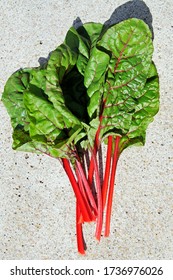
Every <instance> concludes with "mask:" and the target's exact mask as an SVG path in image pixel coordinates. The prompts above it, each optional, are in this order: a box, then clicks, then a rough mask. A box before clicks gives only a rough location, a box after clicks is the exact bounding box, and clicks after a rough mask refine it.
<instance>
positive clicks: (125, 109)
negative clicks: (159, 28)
mask: <svg viewBox="0 0 173 280" xmlns="http://www.w3.org/2000/svg"><path fill="white" fill-rule="evenodd" d="M97 48H99V50H100V51H102V52H103V55H105V53H107V54H109V57H110V59H109V61H108V62H107V63H105V64H106V66H107V68H106V75H105V73H104V72H105V70H104V71H103V72H102V73H104V75H105V76H104V79H105V84H104V86H103V88H104V89H103V90H104V93H103V99H102V100H103V103H104V105H102V106H103V112H102V121H101V138H103V137H104V135H108V134H109V133H113V132H114V133H117V134H120V135H122V136H125V135H128V137H130V138H135V139H137V138H138V137H140V141H141V137H142V141H143V142H144V135H145V133H144V131H145V129H146V127H147V126H148V124H149V123H150V122H151V121H152V120H153V116H154V115H155V114H156V112H157V111H158V98H159V88H158V78H157V74H156V73H155V74H154V75H155V76H156V77H155V76H154V77H153V78H149V79H148V77H149V75H150V71H151V70H150V68H152V69H153V67H152V66H151V65H152V53H153V44H152V35H151V32H150V30H149V28H148V26H147V25H146V24H145V23H144V22H143V21H141V20H138V19H129V20H126V21H123V22H121V23H119V24H117V25H115V26H112V27H111V28H109V29H108V30H107V31H106V32H105V34H104V35H103V37H102V38H101V39H100V41H99V42H98V44H97ZM96 58H97V56H95V59H96ZM100 61H101V60H100V58H98V60H97V61H96V62H95V67H93V68H92V67H91V68H92V73H94V70H95V73H97V74H95V76H96V75H98V72H99V71H97V68H98V65H99V67H101V64H100ZM100 72H101V71H100ZM154 72H155V71H154ZM93 76H94V75H93ZM95 76H94V79H95ZM100 76H101V75H100ZM91 77H92V74H91V76H90V79H91ZM101 77H102V76H101ZM94 79H93V80H94ZM93 80H92V82H93ZM98 80H99V77H98ZM87 81H88V79H87ZM101 81H102V79H101V78H100V80H99V82H101ZM92 82H91V83H92ZM90 94H91V93H90ZM94 94H95V91H94V90H93V91H92V96H93V98H94ZM100 94H101V95H102V92H100ZM97 100H98V103H99V98H98V96H97V97H96V98H95V102H96V101H97ZM96 107H97V108H98V107H99V104H98V105H97V106H96V104H95V108H96ZM89 109H90V108H89ZM141 135H142V136H141ZM129 143H130V142H129Z"/></svg>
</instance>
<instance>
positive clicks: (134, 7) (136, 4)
mask: <svg viewBox="0 0 173 280" xmlns="http://www.w3.org/2000/svg"><path fill="white" fill-rule="evenodd" d="M128 18H138V19H142V20H143V21H144V22H145V23H146V24H148V26H149V28H150V30H151V32H152V37H153V38H154V32H153V27H152V15H151V12H150V9H149V8H148V6H147V5H146V4H145V2H144V1H143V0H132V1H128V2H126V3H125V4H123V5H121V6H119V7H118V8H116V9H115V10H114V12H113V13H112V15H111V17H110V18H109V19H108V20H107V21H106V22H105V23H104V25H105V26H106V27H109V26H111V25H114V24H117V23H119V22H121V21H123V20H126V19H128ZM81 25H83V23H82V21H81V19H80V17H77V18H76V19H75V20H74V22H73V26H74V27H75V28H78V27H79V26H81Z"/></svg>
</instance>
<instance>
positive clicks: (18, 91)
mask: <svg viewBox="0 0 173 280" xmlns="http://www.w3.org/2000/svg"><path fill="white" fill-rule="evenodd" d="M29 79H30V69H20V70H18V71H16V72H15V73H14V74H12V75H11V76H10V78H9V79H8V81H7V82H6V85H5V87H4V92H3V94H2V102H3V104H4V105H5V107H6V109H7V112H8V114H9V115H10V118H11V124H12V126H13V128H15V127H16V126H17V125H18V124H19V125H22V126H24V127H25V129H27V126H28V118H27V114H26V109H25V106H24V103H23V92H24V91H25V90H26V89H27V88H28V86H29Z"/></svg>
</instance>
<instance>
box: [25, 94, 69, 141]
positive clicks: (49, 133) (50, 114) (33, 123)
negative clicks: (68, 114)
mask: <svg viewBox="0 0 173 280" xmlns="http://www.w3.org/2000/svg"><path fill="white" fill-rule="evenodd" d="M37 90H38V92H37V95H36V89H35V93H33V92H32V91H29V90H28V91H26V92H25V94H24V105H25V108H26V110H27V113H28V116H29V119H30V130H29V132H30V136H31V137H33V136H35V135H45V136H46V138H47V139H49V141H54V140H55V139H56V138H57V137H58V136H59V135H60V133H61V130H62V129H63V128H64V127H66V125H65V124H64V120H63V118H62V116H61V114H60V113H59V112H58V111H57V110H56V109H55V108H54V107H53V105H52V103H51V102H49V101H48V100H46V99H44V97H43V95H42V94H41V92H40V91H39V89H37Z"/></svg>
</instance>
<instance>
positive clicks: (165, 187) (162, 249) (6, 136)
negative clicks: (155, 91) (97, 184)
mask: <svg viewBox="0 0 173 280" xmlns="http://www.w3.org/2000/svg"><path fill="white" fill-rule="evenodd" d="M125 3H126V5H123V4H125ZM145 4H146V5H147V6H148V9H147V8H146V6H145ZM121 5H123V6H121ZM120 6H121V7H120ZM118 7H120V8H119V9H118V10H116V11H115V9H116V8H118ZM114 11H115V12H114ZM149 11H150V13H151V14H150V13H149ZM111 15H112V16H111ZM151 15H152V17H151ZM172 15H173V1H172V0H166V1H163V0H157V1H156V0H155V1H153V0H147V1H145V3H144V2H143V1H137V0H136V1H132V2H130V3H129V2H128V3H127V1H122V0H117V1H114V0H107V1H105V0H98V1H94V0H88V1H87V0H84V1H83V0H82V1H81V0H80V1H79V0H50V1H49V0H35V1H33V0H25V1H24V0H16V1H13V0H1V1H0V93H2V91H3V86H4V84H5V82H6V80H7V78H8V77H9V76H10V75H11V74H12V73H13V72H14V71H15V70H17V69H18V68H20V67H26V66H29V67H31V66H37V65H38V59H39V57H47V55H48V53H49V52H50V51H51V50H53V49H54V48H55V47H56V46H57V45H59V44H60V43H61V42H62V41H63V39H64V36H65V34H66V32H67V30H68V28H69V27H70V26H71V25H72V24H73V21H74V20H75V19H76V18H77V17H79V18H80V19H81V20H82V22H83V23H84V22H89V21H96V22H101V23H104V22H105V21H107V20H108V19H109V18H110V17H111V21H115V22H116V21H119V20H121V19H123V18H125V17H130V16H137V17H141V18H143V19H145V20H147V21H148V23H149V24H150V25H151V22H152V24H153V31H154V46H155V53H154V61H155V63H156V65H157V68H158V71H159V76H160V87H161V91H160V93H161V107H160V111H159V114H157V116H156V117H155V121H154V122H153V123H152V124H151V125H150V126H149V129H148V132H147V141H146V145H145V147H140V148H136V147H134V148H131V149H127V150H126V151H124V153H123V154H122V156H121V158H120V161H119V166H118V174H117V180H116V193H115V197H114V204H113V213H112V224H111V235H110V237H109V238H103V239H102V240H101V242H100V244H98V242H97V241H95V239H94V236H93V235H94V227H93V226H92V225H86V226H85V228H84V230H85V237H86V241H87V245H88V250H87V254H86V256H85V257H83V256H80V255H78V253H77V252H76V239H75V199H74V195H73V192H72V190H71V187H70V185H69V182H68V179H67V178H66V176H65V174H64V172H63V170H62V168H61V166H60V164H59V162H56V161H55V160H52V159H50V158H48V157H46V156H37V155H33V154H26V153H20V152H15V151H13V150H12V148H11V143H12V141H11V125H10V121H9V117H8V115H7V112H6V110H5V108H4V107H3V105H2V103H0V116H1V117H0V259H2V260H3V259H6V260H7V259H83V258H85V259H173V175H172V167H173V166H172V159H173V157H172V156H173V123H172V122H173V119H172V117H173V106H172V104H173V103H172V101H173V100H172V99H173V98H172V97H173V82H172V81H173V66H172V65H173V48H172V46H173V17H172ZM78 21H79V19H78V20H77V22H78Z"/></svg>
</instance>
